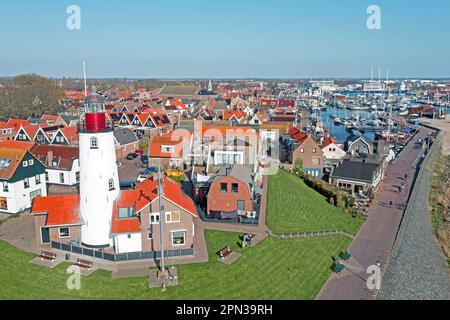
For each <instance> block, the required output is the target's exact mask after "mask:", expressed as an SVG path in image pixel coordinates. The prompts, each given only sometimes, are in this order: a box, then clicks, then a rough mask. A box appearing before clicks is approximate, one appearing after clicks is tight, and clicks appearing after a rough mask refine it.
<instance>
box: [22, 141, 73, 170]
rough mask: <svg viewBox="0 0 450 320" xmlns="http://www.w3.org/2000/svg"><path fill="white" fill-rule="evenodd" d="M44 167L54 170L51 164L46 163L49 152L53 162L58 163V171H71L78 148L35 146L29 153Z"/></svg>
mask: <svg viewBox="0 0 450 320" xmlns="http://www.w3.org/2000/svg"><path fill="white" fill-rule="evenodd" d="M30 152H31V153H32V154H33V155H34V156H35V157H36V158H37V159H39V161H40V162H42V163H43V164H44V165H45V166H46V167H50V168H55V166H53V163H48V162H49V161H48V155H49V152H52V153H53V160H56V162H57V163H58V165H57V167H56V168H58V169H62V170H72V166H73V161H74V160H75V159H78V158H79V154H80V151H79V149H78V148H74V147H67V146H57V145H38V144H36V145H35V146H34V147H33V148H32V149H31V151H30Z"/></svg>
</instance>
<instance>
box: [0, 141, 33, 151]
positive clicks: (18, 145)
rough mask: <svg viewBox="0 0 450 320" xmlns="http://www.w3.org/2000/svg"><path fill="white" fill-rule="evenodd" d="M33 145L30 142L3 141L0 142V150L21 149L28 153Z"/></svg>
mask: <svg viewBox="0 0 450 320" xmlns="http://www.w3.org/2000/svg"><path fill="white" fill-rule="evenodd" d="M35 145H36V143H35V142H30V141H18V140H4V141H1V142H0V148H11V149H23V150H27V151H30V150H31V148H33V147H34V146H35Z"/></svg>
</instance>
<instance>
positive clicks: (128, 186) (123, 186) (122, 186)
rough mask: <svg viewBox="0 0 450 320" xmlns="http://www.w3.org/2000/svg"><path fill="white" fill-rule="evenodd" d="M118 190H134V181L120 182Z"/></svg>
mask: <svg viewBox="0 0 450 320" xmlns="http://www.w3.org/2000/svg"><path fill="white" fill-rule="evenodd" d="M119 185H120V190H130V189H135V188H136V182H134V181H120V183H119Z"/></svg>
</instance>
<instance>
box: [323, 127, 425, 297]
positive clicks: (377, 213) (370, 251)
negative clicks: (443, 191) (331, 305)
mask: <svg viewBox="0 0 450 320" xmlns="http://www.w3.org/2000/svg"><path fill="white" fill-rule="evenodd" d="M429 132H431V130H430V129H427V128H423V127H422V128H421V129H420V132H419V133H418V134H417V135H416V137H415V138H414V139H413V140H411V142H410V143H409V144H408V145H407V146H406V147H405V149H404V150H403V151H402V152H401V153H400V155H399V157H398V158H397V159H396V160H394V162H393V163H392V164H391V165H390V166H389V167H388V169H387V172H386V178H385V180H384V181H383V182H382V183H381V185H380V189H379V191H378V193H377V195H376V196H375V199H374V201H373V204H372V206H371V207H370V208H369V217H368V219H367V221H366V222H365V223H364V225H363V227H362V228H361V230H360V231H359V233H358V234H357V236H356V237H355V238H354V240H353V242H352V244H351V245H350V248H349V251H350V253H351V254H352V258H351V259H350V261H349V264H350V265H352V266H354V268H353V270H352V271H349V270H345V271H344V272H342V273H341V274H332V275H331V277H330V278H329V279H328V281H327V282H326V284H325V286H324V287H323V288H322V290H321V291H320V293H319V295H318V296H317V298H316V299H318V300H369V299H374V297H375V296H374V293H375V292H374V291H371V290H369V289H368V288H367V281H366V280H367V278H368V277H369V276H370V274H367V273H366V270H367V267H369V266H371V265H375V264H376V263H377V261H379V262H380V264H381V273H383V272H384V269H385V267H386V263H387V258H388V257H389V253H390V251H391V250H392V247H393V245H394V242H395V237H396V234H397V231H398V228H399V226H400V223H401V219H402V215H403V209H401V208H399V206H398V205H399V204H402V203H405V202H406V201H407V197H408V192H409V185H407V187H406V188H405V190H404V191H403V192H399V191H398V186H399V185H400V184H401V183H402V182H403V181H404V179H403V177H404V175H405V173H407V174H408V176H409V177H411V178H412V177H413V176H414V174H415V172H416V170H415V169H414V168H413V166H414V163H417V159H418V157H420V156H421V154H422V150H421V149H420V148H419V149H416V148H414V141H415V140H416V139H418V138H422V139H423V138H425V137H427V136H428V133H429ZM390 200H392V201H393V202H394V204H395V206H394V207H391V206H390V205H389V201H390ZM329 262H330V265H331V263H332V261H331V259H330V261H329Z"/></svg>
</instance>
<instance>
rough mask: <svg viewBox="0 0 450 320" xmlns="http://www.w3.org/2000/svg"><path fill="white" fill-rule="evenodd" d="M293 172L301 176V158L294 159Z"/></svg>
mask: <svg viewBox="0 0 450 320" xmlns="http://www.w3.org/2000/svg"><path fill="white" fill-rule="evenodd" d="M295 174H296V175H297V176H298V177H300V178H303V175H304V174H303V161H302V159H297V160H295Z"/></svg>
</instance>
